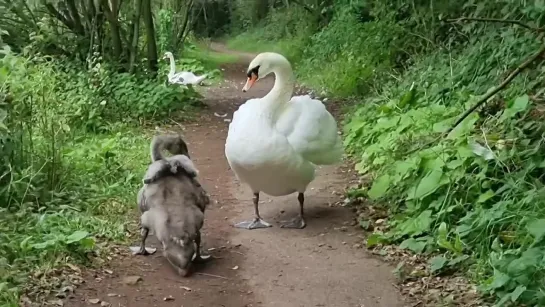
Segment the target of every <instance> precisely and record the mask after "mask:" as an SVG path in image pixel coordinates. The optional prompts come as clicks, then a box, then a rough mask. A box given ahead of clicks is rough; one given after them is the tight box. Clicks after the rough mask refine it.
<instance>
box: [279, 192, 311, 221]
mask: <svg viewBox="0 0 545 307" xmlns="http://www.w3.org/2000/svg"><path fill="white" fill-rule="evenodd" d="M297 200H298V201H299V209H300V212H299V216H298V217H296V218H294V219H293V220H291V221H289V222H285V223H283V224H282V225H280V228H296V229H303V228H305V227H306V226H307V223H306V222H305V214H304V210H303V205H304V203H305V195H304V194H303V193H299V195H297Z"/></svg>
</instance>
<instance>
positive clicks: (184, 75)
mask: <svg viewBox="0 0 545 307" xmlns="http://www.w3.org/2000/svg"><path fill="white" fill-rule="evenodd" d="M206 77H207V75H202V76H200V77H197V76H196V75H195V74H194V73H192V72H190V71H181V72H178V73H176V74H174V75H172V76H171V77H170V78H169V80H170V82H172V83H178V84H184V85H186V84H198V83H200V82H201V81H203V80H204V79H205V78H206Z"/></svg>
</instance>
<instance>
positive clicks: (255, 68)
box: [246, 65, 260, 79]
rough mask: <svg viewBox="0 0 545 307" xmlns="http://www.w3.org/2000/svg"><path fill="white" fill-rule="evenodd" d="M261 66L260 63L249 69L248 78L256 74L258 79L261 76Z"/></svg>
mask: <svg viewBox="0 0 545 307" xmlns="http://www.w3.org/2000/svg"><path fill="white" fill-rule="evenodd" d="M259 66H260V65H257V66H256V67H254V68H252V69H250V70H248V73H247V74H246V76H247V77H248V78H252V75H255V77H256V79H257V78H259Z"/></svg>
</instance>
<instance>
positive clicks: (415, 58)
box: [229, 0, 545, 306]
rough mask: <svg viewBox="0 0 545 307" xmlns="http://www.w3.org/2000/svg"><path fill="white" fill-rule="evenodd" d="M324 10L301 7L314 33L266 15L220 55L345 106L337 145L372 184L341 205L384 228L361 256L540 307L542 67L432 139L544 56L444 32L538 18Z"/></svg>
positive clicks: (339, 1)
mask: <svg viewBox="0 0 545 307" xmlns="http://www.w3.org/2000/svg"><path fill="white" fill-rule="evenodd" d="M241 1H242V0H241ZM327 2H328V1H324V2H322V4H321V5H320V4H319V3H316V2H315V1H312V0H308V1H305V0H304V1H298V3H299V4H302V5H306V6H307V8H310V10H311V11H312V10H313V11H314V12H315V13H319V14H318V15H320V18H318V19H313V17H314V16H315V15H313V14H311V13H310V12H309V10H307V9H304V8H303V6H302V5H295V4H294V3H293V2H291V1H287V2H285V3H289V6H287V5H278V3H276V4H275V5H272V8H271V9H270V12H269V13H268V14H267V17H266V18H263V19H262V20H263V21H261V22H258V23H250V24H246V25H242V26H241V27H242V29H244V30H245V31H244V32H242V33H241V34H238V33H237V32H234V33H236V36H235V37H234V38H232V39H230V40H229V45H230V46H231V47H232V48H239V49H246V50H252V51H277V52H281V53H283V54H285V55H287V56H288V58H289V59H290V60H291V61H292V62H293V63H294V66H295V69H296V72H297V73H298V75H299V79H300V80H303V82H304V83H305V84H306V85H310V86H311V87H313V88H315V89H318V90H321V91H326V92H329V93H331V94H333V95H336V96H353V97H355V100H356V101H357V102H358V103H357V104H356V105H355V106H354V107H353V108H352V109H351V110H350V112H349V115H348V117H347V120H346V121H345V123H344V144H345V147H346V149H347V151H348V152H349V154H350V155H351V156H352V158H354V159H355V160H357V162H358V163H357V164H356V169H357V171H358V172H360V173H361V174H365V175H366V176H371V178H373V180H372V181H371V182H370V184H369V186H366V187H363V188H362V189H357V190H352V191H350V194H351V195H357V196H358V197H360V196H361V195H365V194H367V196H368V197H369V198H370V199H371V200H373V201H375V202H377V203H378V204H384V206H385V207H386V208H387V209H388V210H389V211H390V215H389V216H391V218H390V219H389V223H388V227H387V228H386V230H385V231H383V232H381V231H376V232H375V233H373V234H371V235H370V236H369V237H368V238H367V246H368V247H373V246H377V245H379V244H383V243H398V244H400V246H401V247H402V248H406V249H408V250H411V251H413V252H415V253H426V254H428V255H430V256H431V257H432V258H431V259H430V262H429V268H430V273H431V274H443V273H446V272H448V271H452V270H456V269H459V268H464V270H465V271H467V272H469V273H468V274H469V275H470V276H471V277H473V278H474V281H475V282H476V283H478V284H480V289H481V290H482V291H483V293H485V294H490V295H492V296H495V297H496V299H497V303H498V305H503V304H505V303H507V302H515V303H524V304H526V305H529V306H530V305H531V306H537V305H543V304H545V296H544V295H543V293H545V283H543V282H542V281H541V280H542V279H543V276H544V274H545V269H544V266H543V261H542V260H543V259H544V256H545V241H544V240H543V238H544V236H545V233H544V232H543V230H542V229H543V228H544V227H545V222H544V221H545V209H544V208H545V203H544V201H545V198H544V196H545V187H544V181H543V169H544V168H545V162H543V161H545V154H544V151H543V139H544V135H545V130H544V126H543V124H542V121H543V119H544V118H545V116H544V105H543V103H544V101H545V97H544V95H543V93H544V92H545V84H543V78H544V77H545V76H544V74H545V69H543V67H542V66H541V63H539V62H538V63H535V64H534V65H532V66H530V69H528V70H527V71H525V72H524V73H523V74H521V75H519V76H518V77H517V78H516V79H515V80H514V81H513V82H512V83H511V84H510V85H509V87H508V88H507V89H505V90H503V91H502V92H501V93H500V94H498V95H496V97H494V98H493V99H492V100H491V101H490V102H488V104H487V105H486V106H485V107H483V108H481V109H479V110H477V111H476V112H475V113H474V114H471V115H470V116H468V117H467V118H466V119H465V120H464V121H463V122H462V123H461V124H460V125H459V126H458V127H457V128H456V129H454V130H453V131H452V132H451V133H449V135H448V136H446V137H445V138H442V139H437V136H439V135H441V134H442V133H444V132H446V131H447V130H448V129H449V128H450V127H451V126H452V124H453V123H454V122H455V121H456V119H457V118H458V116H459V115H460V114H461V113H463V110H466V109H468V108H469V107H471V106H473V105H474V103H475V102H476V101H477V99H478V98H479V97H480V95H482V94H485V93H486V92H487V91H489V90H491V88H492V87H494V86H496V85H497V84H499V83H500V82H501V81H502V80H503V79H504V78H505V77H506V75H507V74H508V73H509V72H510V71H512V70H513V69H514V68H515V67H516V66H517V65H519V64H520V63H521V62H522V60H523V59H524V58H525V57H527V56H528V55H530V54H532V53H534V52H536V51H537V49H538V47H539V45H540V42H539V40H537V39H536V33H533V32H532V31H529V30H528V29H524V28H522V27H518V26H516V25H513V24H509V23H507V24H504V23H483V22H465V23H453V22H447V21H446V20H447V19H449V18H459V17H461V16H468V17H488V18H499V19H512V20H521V21H523V22H525V23H528V24H529V25H530V26H534V27H540V26H542V25H543V22H544V21H545V7H543V5H542V4H541V3H540V2H535V3H534V2H532V3H526V2H519V1H469V2H465V3H464V4H463V5H460V4H459V3H456V2H452V1H439V2H437V1H435V2H433V3H431V2H421V1H409V2H407V1H402V2H400V1H398V2H384V1H344V0H336V1H332V2H329V3H327ZM237 3H238V2H237ZM294 6H295V7H297V8H296V9H294ZM249 20H251V19H249ZM312 20H313V21H314V22H315V23H312V25H313V26H312V27H309V26H308V22H310V21H312ZM290 25H295V26H290ZM303 25H307V27H305V30H301V29H302V28H303ZM431 141H435V142H432V145H431V146H428V147H425V146H423V145H424V144H427V143H429V142H431ZM354 197H356V196H354ZM378 204H377V205H378ZM361 223H362V227H363V228H368V227H369V222H367V221H362V222H361ZM439 253H440V254H439Z"/></svg>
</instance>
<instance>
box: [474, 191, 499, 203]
mask: <svg viewBox="0 0 545 307" xmlns="http://www.w3.org/2000/svg"><path fill="white" fill-rule="evenodd" d="M495 195H496V194H495V193H494V191H492V190H488V191H486V192H484V193H483V194H481V195H479V198H477V203H478V204H480V203H484V202H485V201H487V200H489V199H490V198H492V197H494V196H495Z"/></svg>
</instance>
